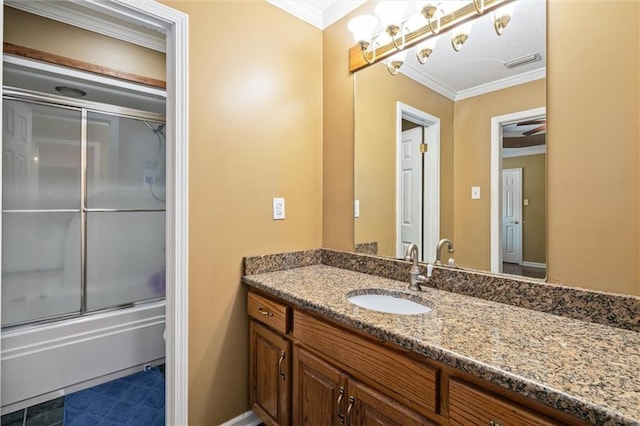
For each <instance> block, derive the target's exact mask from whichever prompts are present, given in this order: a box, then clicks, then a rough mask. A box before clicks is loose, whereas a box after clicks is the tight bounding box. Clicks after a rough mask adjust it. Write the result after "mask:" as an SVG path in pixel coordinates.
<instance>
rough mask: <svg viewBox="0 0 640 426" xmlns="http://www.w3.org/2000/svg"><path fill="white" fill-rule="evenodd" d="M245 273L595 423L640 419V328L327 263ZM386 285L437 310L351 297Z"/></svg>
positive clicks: (296, 299) (295, 300)
mask: <svg viewBox="0 0 640 426" xmlns="http://www.w3.org/2000/svg"><path fill="white" fill-rule="evenodd" d="M334 253H335V252H332V253H328V254H329V256H333V255H334ZM323 260H324V261H326V259H323ZM351 260H353V258H351ZM360 262H361V263H362V265H367V264H369V263H370V262H373V263H375V260H372V259H360ZM325 263H326V262H325ZM354 263H358V262H356V261H354ZM396 272H397V273H400V268H398V271H396ZM243 282H245V283H246V284H248V285H250V286H253V287H255V288H258V289H261V290H263V291H266V292H268V293H270V294H273V295H275V296H278V297H280V298H282V299H284V300H286V301H288V302H290V303H292V304H295V305H297V306H300V307H304V308H306V309H308V310H310V311H313V312H317V313H320V314H323V315H326V316H328V317H331V318H334V319H336V320H338V321H341V322H342V323H344V324H347V325H350V326H353V327H356V328H358V329H361V330H363V331H366V332H369V333H371V334H372V335H374V336H377V337H379V338H382V339H385V340H388V341H391V342H394V343H396V344H398V345H401V346H403V347H405V348H407V349H410V350H412V351H415V352H418V353H421V354H423V355H426V356H427V357H430V358H432V359H435V360H437V361H441V362H444V363H446V364H448V365H451V366H453V367H455V368H458V369H460V370H462V371H465V372H468V373H471V374H473V375H475V376H478V377H480V378H482V379H485V380H488V381H490V382H492V383H496V384H498V385H500V386H503V387H505V388H507V389H510V390H512V391H515V392H518V393H520V394H522V395H525V396H529V397H531V398H534V399H536V400H539V401H541V402H543V403H545V404H548V405H550V406H553V407H556V408H559V409H561V410H563V411H565V412H568V413H571V414H573V415H575V416H577V417H580V418H583V419H585V420H587V421H590V422H593V423H595V424H598V425H613V424H625V425H640V333H636V332H632V331H628V330H623V329H619V328H613V327H607V326H603V325H600V324H593V323H589V322H584V321H580V320H575V319H570V318H563V317H558V316H555V315H550V314H547V313H543V312H538V311H535V310H530V309H523V308H520V307H517V306H511V305H505V304H502V303H495V302H491V301H488V300H484V299H480V298H475V297H468V296H465V295H461V294H456V293H452V292H448V291H441V290H437V289H432V288H426V289H424V290H423V291H421V292H419V293H416V292H410V291H408V290H406V287H407V284H406V282H405V281H404V280H403V281H396V280H392V279H388V278H383V277H379V276H374V275H369V274H363V273H359V272H355V271H352V270H347V269H341V268H336V267H332V266H328V265H323V264H315V265H312V266H307V267H302V268H297V269H288V270H281V271H277V272H270V273H263V274H257V275H249V276H245V277H243ZM380 288H382V289H388V290H389V291H392V292H393V293H395V294H399V295H403V294H404V295H407V297H409V298H412V299H413V300H416V298H421V299H423V300H424V301H425V302H426V303H427V304H428V305H429V306H431V307H432V311H431V312H429V313H426V314H420V315H394V314H385V313H380V312H375V311H371V310H368V309H364V308H359V307H357V306H355V305H353V304H351V303H350V302H349V301H348V300H347V299H346V293H348V292H352V291H356V292H361V291H363V289H380Z"/></svg>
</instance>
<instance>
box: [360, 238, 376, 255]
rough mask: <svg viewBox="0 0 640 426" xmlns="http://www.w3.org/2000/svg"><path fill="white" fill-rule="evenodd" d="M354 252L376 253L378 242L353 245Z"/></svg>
mask: <svg viewBox="0 0 640 426" xmlns="http://www.w3.org/2000/svg"><path fill="white" fill-rule="evenodd" d="M354 249H355V251H356V253H364V254H373V255H377V254H378V243H377V242H375V241H373V242H370V243H358V244H356V245H355V247H354Z"/></svg>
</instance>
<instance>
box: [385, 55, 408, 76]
mask: <svg viewBox="0 0 640 426" xmlns="http://www.w3.org/2000/svg"><path fill="white" fill-rule="evenodd" d="M406 57H407V51H406V50H401V51H400V52H398V53H396V54H395V55H393V56H392V57H390V58H389V59H387V70H389V72H390V73H391V75H396V74H398V71H399V70H400V67H401V66H402V64H404V60H405V58H406Z"/></svg>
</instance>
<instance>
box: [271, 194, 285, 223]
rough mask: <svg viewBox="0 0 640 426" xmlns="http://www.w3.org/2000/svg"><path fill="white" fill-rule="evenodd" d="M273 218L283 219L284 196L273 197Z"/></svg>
mask: <svg viewBox="0 0 640 426" xmlns="http://www.w3.org/2000/svg"><path fill="white" fill-rule="evenodd" d="M273 219H274V220H282V219H284V198H274V199H273Z"/></svg>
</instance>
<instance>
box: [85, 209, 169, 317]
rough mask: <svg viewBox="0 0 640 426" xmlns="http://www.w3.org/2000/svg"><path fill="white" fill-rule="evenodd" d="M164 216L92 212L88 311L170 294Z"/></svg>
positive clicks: (90, 214)
mask: <svg viewBox="0 0 640 426" xmlns="http://www.w3.org/2000/svg"><path fill="white" fill-rule="evenodd" d="M164 223H165V213H164V212H90V213H89V214H88V216H87V310H89V311H93V310H97V309H103V308H109V307H113V306H118V305H123V304H127V303H133V302H138V301H141V300H147V299H154V298H162V297H164V294H165V291H164V290H165V269H164V265H165V245H164V236H165V235H164V234H165V233H164Z"/></svg>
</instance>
